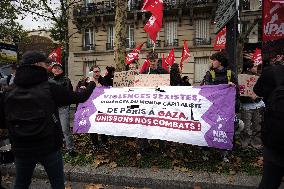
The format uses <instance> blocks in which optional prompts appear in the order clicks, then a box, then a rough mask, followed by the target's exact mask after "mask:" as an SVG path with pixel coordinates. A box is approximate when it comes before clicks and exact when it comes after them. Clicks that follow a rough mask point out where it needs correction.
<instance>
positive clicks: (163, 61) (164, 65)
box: [162, 54, 170, 72]
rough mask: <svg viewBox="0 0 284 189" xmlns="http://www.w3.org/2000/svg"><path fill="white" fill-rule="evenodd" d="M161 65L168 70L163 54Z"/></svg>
mask: <svg viewBox="0 0 284 189" xmlns="http://www.w3.org/2000/svg"><path fill="white" fill-rule="evenodd" d="M162 67H163V68H164V69H165V70H167V71H168V72H170V70H169V66H168V64H167V63H166V60H165V57H164V54H163V57H162Z"/></svg>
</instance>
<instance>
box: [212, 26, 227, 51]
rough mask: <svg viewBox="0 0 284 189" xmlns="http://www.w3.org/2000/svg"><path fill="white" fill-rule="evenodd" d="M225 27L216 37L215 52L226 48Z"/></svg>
mask: <svg viewBox="0 0 284 189" xmlns="http://www.w3.org/2000/svg"><path fill="white" fill-rule="evenodd" d="M226 31H227V29H226V27H224V28H223V29H222V30H221V31H220V32H219V33H218V34H217V35H216V41H215V44H214V49H215V50H220V49H225V46H226Z"/></svg>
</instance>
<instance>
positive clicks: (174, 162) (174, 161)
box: [172, 159, 180, 166]
mask: <svg viewBox="0 0 284 189" xmlns="http://www.w3.org/2000/svg"><path fill="white" fill-rule="evenodd" d="M179 163H180V161H179V160H176V159H175V160H173V161H172V166H174V165H177V164H179Z"/></svg>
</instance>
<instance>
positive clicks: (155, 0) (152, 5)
mask: <svg viewBox="0 0 284 189" xmlns="http://www.w3.org/2000/svg"><path fill="white" fill-rule="evenodd" d="M163 9H164V7H163V1H162V0H144V5H143V7H142V11H150V12H151V13H152V16H151V17H150V19H149V20H148V22H147V23H146V25H145V26H144V30H145V32H147V33H148V34H149V37H150V39H152V41H153V42H154V43H156V40H157V35H158V32H159V31H160V30H161V28H162V24H163Z"/></svg>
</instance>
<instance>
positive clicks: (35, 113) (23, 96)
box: [4, 82, 60, 144]
mask: <svg viewBox="0 0 284 189" xmlns="http://www.w3.org/2000/svg"><path fill="white" fill-rule="evenodd" d="M55 110H56V106H55V103H54V101H53V99H52V96H51V92H50V85H49V83H48V82H43V83H40V84H38V85H36V86H32V87H29V88H23V87H20V86H14V87H13V88H11V89H10V90H9V91H7V92H6V94H5V97H4V113H5V123H6V126H7V128H8V130H9V133H10V136H11V139H12V140H17V141H18V144H20V143H21V142H22V141H23V142H37V141H38V142H39V141H41V140H44V139H47V138H49V137H53V136H54V133H55V129H56V126H58V124H59V125H60V122H59V121H58V120H59V119H58V116H56V115H58V114H56V113H55V112H56V111H55Z"/></svg>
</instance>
